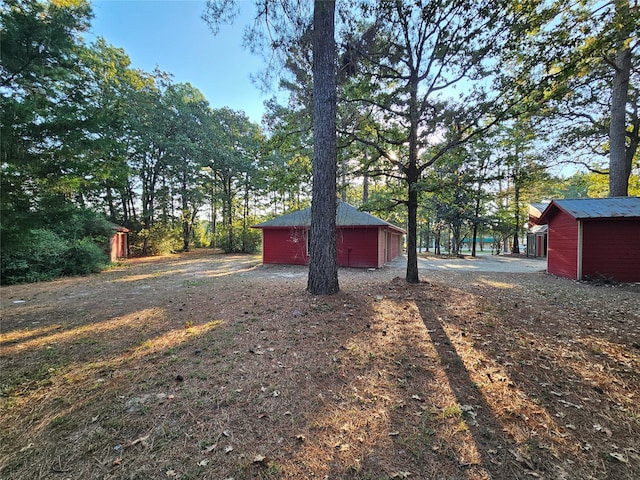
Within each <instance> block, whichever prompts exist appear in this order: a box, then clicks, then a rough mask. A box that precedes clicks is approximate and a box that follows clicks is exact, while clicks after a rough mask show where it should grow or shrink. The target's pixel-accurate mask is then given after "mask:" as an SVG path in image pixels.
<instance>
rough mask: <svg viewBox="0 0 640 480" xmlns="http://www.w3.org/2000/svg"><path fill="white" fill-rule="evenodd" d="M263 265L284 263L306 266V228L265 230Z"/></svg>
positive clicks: (307, 260)
mask: <svg viewBox="0 0 640 480" xmlns="http://www.w3.org/2000/svg"><path fill="white" fill-rule="evenodd" d="M262 263H284V264H288V265H306V264H307V263H309V257H308V256H307V229H306V228H289V227H286V228H263V229H262Z"/></svg>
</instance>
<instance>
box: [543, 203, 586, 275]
mask: <svg viewBox="0 0 640 480" xmlns="http://www.w3.org/2000/svg"><path fill="white" fill-rule="evenodd" d="M547 271H548V272H549V273H553V274H554V275H559V276H561V277H568V278H576V277H577V275H578V222H577V221H576V220H575V219H574V218H573V217H572V216H570V215H568V214H566V213H564V212H562V211H559V212H558V213H557V214H556V215H554V216H553V217H552V218H550V219H549V229H548V241H547Z"/></svg>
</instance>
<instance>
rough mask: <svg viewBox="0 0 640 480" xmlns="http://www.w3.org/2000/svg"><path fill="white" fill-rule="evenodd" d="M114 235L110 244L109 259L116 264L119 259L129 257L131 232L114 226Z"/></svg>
mask: <svg viewBox="0 0 640 480" xmlns="http://www.w3.org/2000/svg"><path fill="white" fill-rule="evenodd" d="M113 230H114V232H113V235H112V236H111V240H110V242H109V258H110V259H111V261H112V262H115V261H116V260H118V259H119V258H127V257H129V232H130V230H129V229H128V228H126V227H121V226H120V225H114V226H113Z"/></svg>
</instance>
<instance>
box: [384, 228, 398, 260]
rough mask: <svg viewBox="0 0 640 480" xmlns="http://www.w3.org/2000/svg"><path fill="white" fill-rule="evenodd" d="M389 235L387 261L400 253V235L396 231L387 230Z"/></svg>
mask: <svg viewBox="0 0 640 480" xmlns="http://www.w3.org/2000/svg"><path fill="white" fill-rule="evenodd" d="M389 236H390V237H391V241H390V244H391V249H390V252H389V256H388V257H387V262H390V261H391V260H393V259H394V258H396V257H399V256H400V255H401V254H402V235H400V234H399V233H396V232H389Z"/></svg>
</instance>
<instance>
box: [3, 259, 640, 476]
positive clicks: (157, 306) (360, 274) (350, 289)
mask: <svg viewBox="0 0 640 480" xmlns="http://www.w3.org/2000/svg"><path fill="white" fill-rule="evenodd" d="M225 260H226V261H227V263H226V264H225ZM256 262H257V259H255V258H254V257H232V258H229V257H223V256H219V255H215V256H211V255H202V254H200V255H197V254H192V255H185V256H176V257H169V258H165V259H155V260H144V261H139V262H131V263H130V264H129V266H128V267H126V268H121V269H114V270H112V271H109V272H105V273H103V274H100V275H95V276H91V277H87V278H84V279H67V280H61V281H56V282H50V283H47V284H37V285H26V286H12V287H7V288H3V289H2V290H1V293H2V298H3V312H2V315H3V318H2V328H1V335H0V362H2V364H1V366H0V384H1V386H2V396H1V397H0V423H1V424H2V425H3V429H2V433H0V436H1V437H0V476H2V477H3V478H12V479H13V478H15V479H38V478H43V479H44V478H53V479H56V478H60V479H64V478H101V479H120V478H123V479H124V478H127V479H136V478H139V479H142V478H181V479H187V478H202V479H204V478H209V479H225V478H235V479H241V478H246V479H249V478H251V479H253V478H274V479H275V478H301V479H302V478H304V479H306V478H331V479H333V478H347V479H386V478H425V479H427V478H442V479H458V478H460V479H474V480H475V479H489V478H492V479H501V478H509V479H511V478H553V479H562V478H565V479H588V478H592V479H605V478H611V479H632V478H638V477H640V451H639V449H638V447H637V445H638V444H640V409H638V407H637V405H638V396H639V395H640V382H639V380H640V378H639V376H640V375H639V373H638V372H639V367H640V365H639V363H640V343H639V342H640V339H639V338H638V322H639V321H640V316H639V315H640V313H639V312H640V294H639V291H638V289H637V287H636V286H604V287H603V286H597V285H594V284H586V283H577V282H572V281H568V280H564V279H558V278H554V277H551V276H548V275H545V274H526V275H523V274H520V275H514V274H498V273H473V274H470V273H462V272H456V273H450V272H446V273H443V272H439V273H436V272H433V273H431V272H430V273H429V274H427V275H425V278H426V280H428V281H426V282H423V283H421V284H419V285H414V286H409V285H407V284H406V283H405V282H404V281H403V280H400V279H398V278H395V279H394V276H396V275H398V274H400V273H401V272H398V271H389V270H386V269H385V270H381V271H377V272H367V271H360V270H344V271H341V275H340V281H341V288H342V291H341V292H340V293H339V294H337V295H334V296H331V297H327V298H322V297H313V296H310V295H308V294H306V293H305V292H304V286H305V283H306V277H305V270H304V269H303V268H298V267H266V266H265V267H258V268H256ZM225 265H226V266H225ZM230 266H231V267H232V268H229V267H230ZM123 286H124V287H123ZM18 299H20V300H24V303H13V301H14V300H18Z"/></svg>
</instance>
